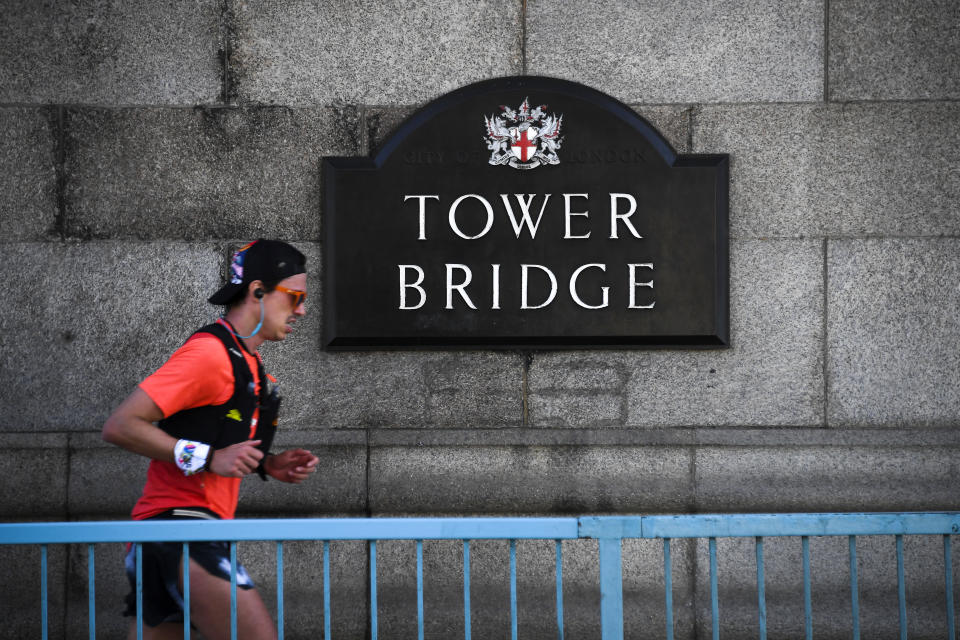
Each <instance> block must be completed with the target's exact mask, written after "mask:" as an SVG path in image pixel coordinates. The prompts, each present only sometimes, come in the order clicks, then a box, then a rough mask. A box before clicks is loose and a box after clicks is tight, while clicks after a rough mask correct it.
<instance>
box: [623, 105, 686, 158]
mask: <svg viewBox="0 0 960 640" xmlns="http://www.w3.org/2000/svg"><path fill="white" fill-rule="evenodd" d="M633 109H634V111H636V112H637V113H639V114H640V115H641V116H642V117H643V118H644V119H645V120H646V121H647V122H649V123H650V124H652V125H653V127H654V128H655V129H656V130H657V131H659V132H660V133H661V134H662V135H663V137H664V138H666V139H667V142H669V143H670V144H671V145H672V146H673V148H674V150H675V151H677V152H678V153H689V152H690V120H691V114H692V112H693V109H692V108H684V107H677V106H672V105H664V106H657V105H636V106H634V107H633Z"/></svg>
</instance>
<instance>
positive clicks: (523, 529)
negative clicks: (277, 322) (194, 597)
mask: <svg viewBox="0 0 960 640" xmlns="http://www.w3.org/2000/svg"><path fill="white" fill-rule="evenodd" d="M957 533H960V513H954V512H951V513H874V514H868V513H859V514H858V513H844V514H737V515H679V516H590V517H586V516H585V517H579V518H577V517H567V518H373V519H366V518H364V519H359V518H358V519H298V520H289V519H266V520H228V521H209V520H197V521H182V520H178V521H149V522H55V523H17V524H0V545H39V546H40V552H41V553H40V558H41V569H40V570H41V587H40V588H41V605H40V609H41V634H42V637H43V638H44V640H46V638H47V637H48V634H49V627H48V615H49V607H48V599H47V595H48V594H47V592H48V581H47V547H48V545H52V544H86V545H87V546H88V547H87V548H88V553H87V562H88V580H89V584H88V599H89V634H90V638H94V637H95V632H96V621H95V609H94V604H95V591H94V575H95V570H94V553H93V548H94V547H93V545H94V544H96V543H111V542H130V543H133V544H134V545H135V547H136V553H135V557H136V576H137V578H136V583H137V588H136V597H137V609H138V615H137V621H136V625H137V635H138V638H140V637H142V633H143V620H142V617H141V614H140V611H141V610H142V597H143V596H142V544H143V543H145V542H159V541H182V542H183V563H184V572H183V573H184V581H183V582H184V584H183V591H184V593H183V596H184V601H185V602H187V603H188V604H189V602H190V580H189V548H190V543H191V542H197V541H211V540H212V541H216V540H229V541H230V565H231V580H230V590H231V606H230V624H231V637H232V638H234V639H235V638H236V633H237V575H236V571H237V557H236V554H237V543H238V542H241V541H262V540H267V541H273V542H275V543H276V549H277V554H276V557H277V619H278V620H277V631H278V637H279V638H280V639H281V640H282V638H283V626H284V588H283V581H284V578H283V576H284V573H283V567H284V546H283V544H284V541H299V540H311V541H322V542H323V609H324V625H323V633H324V638H325V639H326V640H330V638H331V606H330V542H331V541H334V540H360V541H368V542H369V563H370V629H371V634H370V635H371V638H373V640H376V638H377V633H378V620H377V614H378V606H377V541H382V540H413V541H415V542H416V588H417V605H416V608H417V637H418V638H419V639H420V640H422V639H423V637H424V598H423V584H424V576H423V541H424V540H460V541H462V542H463V606H464V636H465V638H466V640H470V637H471V616H470V606H471V605H470V592H471V589H470V571H471V567H470V542H471V541H472V540H507V541H509V570H510V578H509V580H510V604H509V608H510V634H511V638H513V639H514V640H516V638H517V635H518V634H517V631H518V613H517V558H516V543H517V540H554V541H555V544H556V563H555V581H556V614H557V616H556V625H557V636H558V637H559V638H560V639H561V640H562V639H563V637H564V615H563V555H562V549H561V541H563V540H573V539H578V538H592V539H596V540H597V541H598V547H599V569H600V623H601V635H602V638H603V640H619V639H620V638H622V637H623V633H624V623H623V620H624V616H623V568H622V561H621V555H622V544H623V540H624V539H630V538H647V539H659V540H661V541H662V545H663V566H664V589H665V607H666V615H665V620H666V629H665V637H667V638H669V639H670V640H672V638H673V634H674V604H673V594H672V591H673V583H672V574H673V567H672V562H671V553H670V548H671V547H670V543H671V540H675V539H681V538H705V539H707V541H708V548H709V566H710V575H709V584H710V610H711V628H712V637H713V638H714V639H717V638H719V629H720V626H719V624H720V616H719V598H718V587H717V585H718V577H717V574H718V572H717V539H718V538H754V543H755V554H756V571H757V573H756V585H757V625H758V631H759V636H760V638H766V634H767V610H766V598H765V578H764V538H766V537H780V536H792V537H799V538H800V539H801V550H802V556H801V557H802V565H803V610H804V629H805V637H806V638H808V639H810V638H812V637H813V629H812V605H811V595H810V591H811V589H810V581H811V577H810V547H809V539H810V537H812V536H841V537H842V536H846V537H847V538H848V543H849V559H850V564H849V583H850V599H851V614H852V629H853V638H855V639H857V640H858V639H859V637H860V613H859V598H860V595H859V593H860V592H859V579H858V569H857V566H858V565H857V536H878V535H887V536H894V540H895V545H896V562H897V598H898V604H899V631H900V637H901V638H906V637H907V610H906V584H905V571H904V553H903V536H904V535H924V536H942V539H943V559H944V591H945V594H946V603H947V606H946V625H947V632H948V637H949V638H951V639H955V638H956V637H957V636H956V629H955V622H954V597H953V577H952V548H951V538H950V536H951V535H952V534H957ZM184 637H185V638H189V637H190V615H189V606H187V607H186V610H185V615H184Z"/></svg>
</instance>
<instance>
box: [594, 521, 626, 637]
mask: <svg viewBox="0 0 960 640" xmlns="http://www.w3.org/2000/svg"><path fill="white" fill-rule="evenodd" d="M597 543H598V547H599V549H598V551H599V552H600V637H601V638H602V640H623V553H622V551H623V548H622V547H623V538H621V537H619V536H616V535H614V536H610V537H606V536H601V537H599V538H598V539H597Z"/></svg>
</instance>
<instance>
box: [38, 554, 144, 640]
mask: <svg viewBox="0 0 960 640" xmlns="http://www.w3.org/2000/svg"><path fill="white" fill-rule="evenodd" d="M93 547H94V556H93V573H94V586H93V588H94V620H95V622H96V625H97V637H98V638H124V637H126V636H127V632H128V631H129V629H130V626H131V620H132V619H131V618H126V617H124V616H123V615H122V614H123V611H124V609H125V607H126V605H125V603H124V598H125V597H126V596H127V594H128V593H130V583H129V582H128V581H127V574H126V571H125V567H124V559H125V557H126V553H127V550H126V545H125V544H122V543H109V544H95V545H93ZM66 549H67V550H68V552H69V571H68V573H67V583H66V589H65V591H66V600H67V602H66V625H65V626H66V629H65V631H66V633H65V634H64V636H63V637H65V638H85V637H88V634H89V628H90V627H89V624H90V623H89V615H90V602H89V591H88V588H89V586H88V585H89V575H90V574H89V556H88V552H87V545H85V544H72V545H68V546H67V547H66ZM61 590H63V589H61ZM146 628H147V627H146V626H145V627H144V630H146ZM52 637H57V636H52ZM134 637H136V636H134Z"/></svg>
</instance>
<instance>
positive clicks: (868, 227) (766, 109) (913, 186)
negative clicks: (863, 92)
mask: <svg viewBox="0 0 960 640" xmlns="http://www.w3.org/2000/svg"><path fill="white" fill-rule="evenodd" d="M693 147H694V148H693V150H694V151H695V152H699V153H729V154H730V231H731V235H734V236H738V237H768V236H781V237H782V236H810V235H823V234H826V235H862V234H883V235H940V234H957V233H960V218H958V217H957V215H956V202H957V199H958V198H960V176H958V174H957V172H956V171H954V167H956V165H957V163H958V162H960V105H957V104H956V103H923V102H915V103H886V104H852V105H826V106H822V105H816V106H814V105H777V106H771V105H749V106H706V107H703V108H702V109H700V110H698V111H697V112H695V114H694V123H693Z"/></svg>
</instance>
